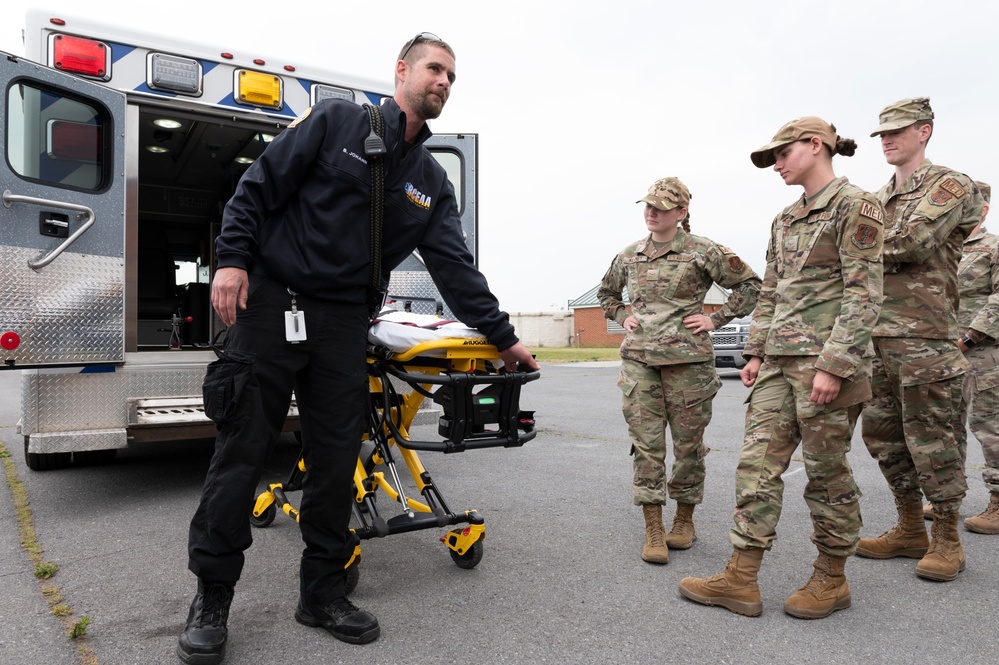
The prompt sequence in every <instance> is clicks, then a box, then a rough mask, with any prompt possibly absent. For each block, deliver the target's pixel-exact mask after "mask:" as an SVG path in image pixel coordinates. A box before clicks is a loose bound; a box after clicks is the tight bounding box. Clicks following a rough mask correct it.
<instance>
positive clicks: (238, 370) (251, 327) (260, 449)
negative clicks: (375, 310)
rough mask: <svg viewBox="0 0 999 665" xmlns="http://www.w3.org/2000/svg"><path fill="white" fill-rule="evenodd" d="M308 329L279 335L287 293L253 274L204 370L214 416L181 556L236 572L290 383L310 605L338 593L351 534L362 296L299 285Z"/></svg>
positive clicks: (362, 387) (206, 568) (210, 577)
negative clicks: (338, 296) (328, 297)
mask: <svg viewBox="0 0 999 665" xmlns="http://www.w3.org/2000/svg"><path fill="white" fill-rule="evenodd" d="M297 304H298V309H299V310H300V311H302V312H304V313H305V321H306V332H307V339H306V341H304V342H300V343H298V344H290V343H288V342H287V341H286V339H285V328H284V318H285V315H284V313H285V311H287V310H290V309H291V295H290V294H289V293H288V291H287V289H286V288H285V287H284V286H283V285H281V284H279V283H277V282H275V281H274V280H272V279H270V278H268V277H266V276H264V275H262V274H251V275H250V276H249V298H248V302H247V308H246V310H245V311H239V312H238V313H237V323H236V325H234V326H233V327H232V328H231V329H230V330H229V332H228V336H227V340H226V345H225V357H224V358H223V359H221V360H220V361H218V362H217V363H213V364H212V365H211V366H210V368H209V370H208V373H207V375H206V380H205V384H206V385H205V399H206V404H205V406H206V413H208V414H209V416H210V417H213V416H214V417H217V418H218V420H217V423H220V429H219V433H218V437H217V439H216V442H215V454H214V456H213V457H212V461H211V465H210V467H209V469H208V475H207V477H206V478H205V485H204V489H203V492H202V496H201V504H200V505H199V506H198V509H197V511H196V512H195V514H194V518H193V520H192V521H191V529H190V536H189V541H188V554H189V556H190V560H189V564H188V567H189V568H190V569H191V571H192V572H193V573H194V574H195V575H197V576H198V577H199V578H201V579H202V580H205V581H210V582H225V583H230V584H234V583H235V582H236V581H237V580H238V579H239V576H240V573H241V571H242V569H243V552H244V551H245V550H246V548H248V547H249V546H250V543H251V542H252V536H251V534H250V522H249V519H250V509H251V502H252V501H253V500H254V498H255V496H256V492H257V489H258V488H257V485H258V483H259V481H260V475H261V467H262V465H263V464H264V462H265V460H266V458H267V453H268V452H269V449H270V447H271V445H272V443H273V442H274V441H275V440H276V439H277V438H278V436H279V435H280V432H281V428H282V426H283V424H284V420H285V416H286V415H287V413H288V406H289V404H290V401H291V395H292V390H293V389H294V391H295V397H296V400H297V403H298V410H299V415H300V419H301V427H302V442H303V455H304V457H305V464H306V469H307V470H308V473H307V476H306V480H305V483H304V487H303V494H302V504H301V519H300V528H301V532H302V539H303V540H304V541H305V549H304V551H303V552H302V561H301V571H300V576H301V593H302V598H303V600H304V601H305V602H306V603H308V604H312V605H325V604H326V603H328V602H329V601H331V600H334V599H336V598H338V597H340V596H343V595H344V565H345V564H346V562H347V561H348V560H349V558H350V556H351V554H352V552H353V548H354V544H355V542H356V540H355V539H354V537H353V536H352V535H351V534H350V533H349V531H348V525H349V521H350V514H351V501H352V500H353V499H352V493H351V481H352V479H353V473H354V469H355V465H356V460H357V455H358V452H359V450H360V444H361V436H362V432H363V431H364V429H365V427H366V419H367V414H368V405H369V396H368V379H367V376H368V375H367V364H366V360H365V344H366V334H367V325H368V318H367V307H366V306H365V305H363V304H362V305H352V304H343V303H335V302H329V301H321V300H316V299H314V298H308V297H305V296H302V295H299V296H298V303H297Z"/></svg>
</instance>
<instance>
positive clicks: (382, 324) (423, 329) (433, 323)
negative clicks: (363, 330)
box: [368, 311, 486, 353]
mask: <svg viewBox="0 0 999 665" xmlns="http://www.w3.org/2000/svg"><path fill="white" fill-rule="evenodd" d="M447 338H458V339H485V338H486V337H485V335H483V334H482V333H480V332H479V331H478V330H476V329H475V328H469V327H468V326H466V325H465V324H464V323H461V322H460V321H454V320H450V319H441V318H439V317H436V316H434V315H432V314H413V313H411V312H398V311H385V312H382V313H381V314H379V315H378V316H377V317H376V318H375V320H374V321H373V322H372V324H371V326H370V327H369V328H368V342H369V343H370V344H373V345H375V346H382V347H385V348H387V349H388V350H389V351H391V352H392V353H403V352H405V351H409V350H410V349H411V348H413V347H414V346H416V345H417V344H423V343H424V342H430V341H434V340H439V339H447Z"/></svg>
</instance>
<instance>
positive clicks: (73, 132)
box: [49, 120, 101, 162]
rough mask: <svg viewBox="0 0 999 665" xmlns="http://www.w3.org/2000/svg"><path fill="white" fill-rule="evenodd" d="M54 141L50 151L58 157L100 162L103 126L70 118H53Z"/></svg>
mask: <svg viewBox="0 0 999 665" xmlns="http://www.w3.org/2000/svg"><path fill="white" fill-rule="evenodd" d="M51 130H52V143H51V145H50V150H49V152H50V153H51V155H52V156H53V157H55V158H56V159H72V160H76V161H82V162H99V161H100V156H101V128H100V126H99V125H88V124H84V123H82V122H70V121H69V120H53V121H52V125H51Z"/></svg>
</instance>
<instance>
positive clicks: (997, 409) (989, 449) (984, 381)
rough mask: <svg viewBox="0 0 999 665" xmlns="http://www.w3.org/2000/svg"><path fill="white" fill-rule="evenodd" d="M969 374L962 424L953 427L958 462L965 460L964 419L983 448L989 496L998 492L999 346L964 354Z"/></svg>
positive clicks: (970, 350)
mask: <svg viewBox="0 0 999 665" xmlns="http://www.w3.org/2000/svg"><path fill="white" fill-rule="evenodd" d="M964 357H965V358H967V359H968V362H969V363H971V371H970V372H968V373H967V374H965V375H964V385H963V388H964V389H963V390H962V392H961V422H960V424H959V425H955V429H956V430H957V432H956V433H957V434H959V436H958V443H959V444H960V445H961V461H962V463H963V462H964V460H965V459H966V458H967V451H968V439H967V431H966V429H965V416H966V417H967V425H968V426H969V427H971V433H972V434H974V435H975V438H976V439H978V442H979V443H980V444H982V456H983V457H984V458H985V468H984V469H983V470H982V480H983V481H985V488H986V489H987V490H988V491H989V492H999V346H997V345H995V344H990V345H986V346H983V345H977V346H973V347H972V348H971V349H969V350H968V352H967V353H965V354H964Z"/></svg>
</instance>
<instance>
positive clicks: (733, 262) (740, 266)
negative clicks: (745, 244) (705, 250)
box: [728, 256, 746, 272]
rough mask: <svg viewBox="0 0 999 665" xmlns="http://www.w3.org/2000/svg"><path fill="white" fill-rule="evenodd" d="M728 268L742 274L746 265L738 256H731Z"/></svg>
mask: <svg viewBox="0 0 999 665" xmlns="http://www.w3.org/2000/svg"><path fill="white" fill-rule="evenodd" d="M728 267H729V268H731V269H732V272H742V271H743V270H744V269H745V268H746V264H745V263H743V262H742V259H740V258H739V257H738V256H730V257H728Z"/></svg>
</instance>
